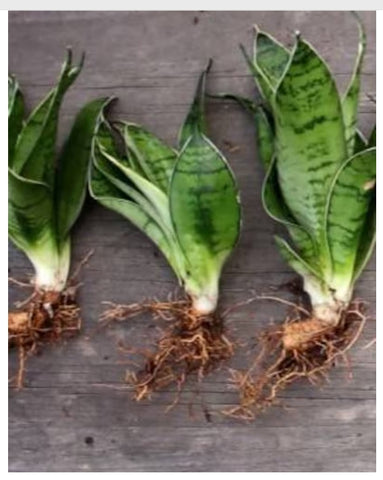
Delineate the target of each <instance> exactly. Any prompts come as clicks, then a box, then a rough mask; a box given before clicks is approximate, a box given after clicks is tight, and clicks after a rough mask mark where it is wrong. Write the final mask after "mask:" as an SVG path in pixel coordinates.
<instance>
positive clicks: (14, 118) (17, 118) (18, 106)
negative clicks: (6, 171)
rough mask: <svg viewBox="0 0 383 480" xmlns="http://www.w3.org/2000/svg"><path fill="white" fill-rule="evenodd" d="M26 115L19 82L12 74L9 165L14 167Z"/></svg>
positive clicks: (10, 85) (9, 101)
mask: <svg viewBox="0 0 383 480" xmlns="http://www.w3.org/2000/svg"><path fill="white" fill-rule="evenodd" d="M23 116H24V101H23V96H22V94H21V92H20V88H19V84H18V82H17V81H16V79H15V78H14V77H12V76H9V77H8V165H9V166H10V167H12V164H13V152H14V149H15V145H16V141H17V137H18V136H19V133H20V130H21V127H22V124H23Z"/></svg>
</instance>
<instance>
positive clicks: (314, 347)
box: [223, 301, 367, 420]
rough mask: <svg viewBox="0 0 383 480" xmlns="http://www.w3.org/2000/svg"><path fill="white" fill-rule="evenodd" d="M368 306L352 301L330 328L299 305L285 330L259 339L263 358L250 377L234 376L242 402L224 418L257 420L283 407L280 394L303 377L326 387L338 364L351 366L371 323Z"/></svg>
mask: <svg viewBox="0 0 383 480" xmlns="http://www.w3.org/2000/svg"><path fill="white" fill-rule="evenodd" d="M283 303H288V302H283ZM364 307H365V304H364V303H363V302H359V301H354V302H352V303H351V304H350V306H349V308H348V309H347V310H345V311H344V312H342V313H341V317H340V320H339V322H338V324H337V325H335V326H329V325H325V324H324V323H323V322H321V321H320V320H319V319H316V318H308V312H307V311H305V310H304V309H303V308H302V307H300V306H298V305H296V315H295V317H294V318H293V319H290V318H287V319H286V321H285V322H284V324H283V325H281V326H273V327H270V328H269V329H267V330H266V331H264V332H263V333H262V334H261V335H260V336H259V338H258V345H259V353H258V354H257V356H256V358H255V359H254V362H253V364H252V365H251V367H250V368H249V369H248V370H247V371H246V372H242V371H232V380H233V383H234V384H235V386H236V388H237V389H238V391H239V397H240V401H239V405H238V406H236V407H233V408H231V409H228V410H225V411H224V412H223V413H224V414H226V415H229V416H233V417H237V418H241V419H245V420H254V419H255V418H256V417H257V416H258V414H260V413H261V412H262V411H264V410H265V409H267V408H268V407H270V406H272V405H274V404H276V403H278V397H279V394H280V393H281V392H282V391H283V390H284V389H285V388H286V387H287V386H288V385H290V384H291V383H293V382H295V381H297V380H299V379H302V378H303V379H307V380H308V381H309V382H310V383H312V384H313V385H315V386H320V385H321V384H323V382H325V381H326V380H327V378H328V373H329V371H330V370H331V368H332V367H333V366H335V365H336V364H337V362H338V361H343V362H344V363H345V364H346V365H349V364H350V362H349V359H348V356H347V352H348V350H349V349H350V348H351V347H352V346H353V345H354V344H355V342H356V341H357V340H358V338H359V336H360V335H361V333H362V330H363V327H364V325H365V323H366V321H367V317H366V315H365V313H364V311H365V308H364Z"/></svg>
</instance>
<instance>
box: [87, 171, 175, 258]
mask: <svg viewBox="0 0 383 480" xmlns="http://www.w3.org/2000/svg"><path fill="white" fill-rule="evenodd" d="M89 189H90V194H91V196H92V197H93V198H94V199H96V200H97V201H98V202H99V203H101V204H102V205H104V206H105V207H106V208H108V209H110V210H113V211H115V212H116V213H118V214H120V215H121V216H123V217H124V218H126V219H128V220H129V221H130V222H132V223H133V225H135V226H136V227H137V228H138V229H140V230H141V231H142V232H143V233H145V234H146V235H147V236H148V237H149V238H150V239H151V240H152V241H153V242H154V243H155V244H156V245H157V246H158V248H159V249H160V250H161V251H162V253H163V254H164V255H165V256H166V257H167V258H168V259H169V257H171V251H170V247H169V244H168V242H167V239H166V236H165V234H164V233H163V231H162V230H161V228H160V227H159V226H158V224H157V222H156V221H155V220H153V218H151V217H150V215H148V214H147V212H146V211H145V210H144V209H143V208H142V207H141V206H140V205H139V204H137V203H136V202H134V201H132V200H130V199H129V198H128V197H127V196H125V195H124V194H123V193H122V192H121V190H119V189H117V188H116V187H114V185H113V184H112V183H111V182H110V181H109V179H107V178H106V177H105V176H104V175H103V174H102V173H101V172H100V171H99V170H98V168H97V167H96V166H94V165H93V167H92V175H91V182H90V184H89Z"/></svg>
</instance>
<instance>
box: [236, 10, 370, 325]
mask: <svg viewBox="0 0 383 480" xmlns="http://www.w3.org/2000/svg"><path fill="white" fill-rule="evenodd" d="M358 26H359V47H358V54H357V57H356V60H355V66H354V71H353V74H352V76H351V79H350V82H349V85H348V87H347V89H346V91H345V93H344V94H343V95H340V94H339V92H338V89H337V86H336V82H335V79H334V76H333V75H332V73H331V71H330V69H329V67H328V65H327V64H326V62H325V61H324V60H323V58H321V57H320V55H319V54H318V53H317V52H316V51H315V49H314V48H313V47H312V46H311V45H310V43H308V42H307V41H305V40H304V39H303V38H302V37H301V35H300V34H299V33H297V34H296V40H295V45H294V47H293V48H292V49H291V50H289V49H287V48H285V47H284V46H283V45H281V44H280V43H279V42H278V41H277V40H275V39H274V38H273V37H272V36H271V35H269V34H268V33H265V32H263V31H261V30H259V29H258V28H257V27H256V28H255V35H254V53H253V57H252V58H250V57H249V56H248V54H247V53H246V51H245V50H244V49H243V47H242V50H243V53H244V55H245V58H246V60H247V64H248V66H249V69H250V71H251V74H252V76H253V77H254V80H255V83H256V86H257V87H258V90H259V92H260V95H261V97H262V102H261V103H260V104H259V105H255V104H254V103H253V102H251V101H249V100H248V99H243V98H239V97H235V99H236V100H237V101H239V102H240V103H241V104H242V105H243V106H244V107H245V108H247V109H248V110H250V111H251V112H252V114H253V118H254V121H255V126H256V136H257V143H258V148H259V157H260V159H261V161H262V163H263V166H264V168H265V171H266V176H265V179H264V183H263V191H262V201H263V206H264V208H265V210H266V212H267V213H268V214H269V215H270V217H272V218H273V219H274V220H276V221H278V222H280V223H281V224H283V225H284V226H285V227H286V228H287V231H288V233H289V236H290V242H288V241H286V240H285V239H283V238H281V237H280V236H277V237H276V243H277V246H278V248H279V251H280V252H281V254H282V257H283V258H284V259H285V260H286V262H287V263H288V264H289V265H290V266H291V267H292V268H293V269H294V270H295V271H296V272H297V273H298V274H299V275H301V276H302V277H303V279H304V289H305V291H306V292H307V293H308V294H309V296H310V299H311V303H312V307H313V314H314V317H316V318H318V319H320V320H323V321H324V322H328V323H329V324H336V323H337V322H338V321H339V318H340V312H341V311H343V310H344V309H345V308H346V307H347V305H348V304H349V302H350V300H351V298H352V294H353V289H354V284H355V282H356V280H357V279H358V277H359V276H360V274H361V273H362V271H363V269H364V267H365V266H366V264H367V261H368V259H369V258H370V255H371V252H372V251H373V247H374V243H375V156H376V148H375V130H374V131H373V133H372V134H371V136H370V138H369V140H366V138H365V137H364V136H363V134H362V133H361V132H360V131H359V130H358V128H357V112H358V100H359V92H360V83H361V80H360V77H361V69H362V62H363V56H364V51H365V45H366V38H365V33H364V30H363V26H362V24H361V22H360V21H359V19H358ZM231 97H233V96H231Z"/></svg>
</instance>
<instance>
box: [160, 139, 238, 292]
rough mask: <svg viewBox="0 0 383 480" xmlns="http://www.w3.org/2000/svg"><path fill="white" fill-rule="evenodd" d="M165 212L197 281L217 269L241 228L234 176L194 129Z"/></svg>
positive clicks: (208, 141)
mask: <svg viewBox="0 0 383 480" xmlns="http://www.w3.org/2000/svg"><path fill="white" fill-rule="evenodd" d="M169 201H170V212H171V218H172V221H173V225H174V230H175V232H176V235H177V239H178V242H179V244H180V246H181V248H182V251H183V252H184V255H185V256H186V258H187V259H188V263H189V265H190V268H191V269H192V270H191V275H192V276H193V279H194V280H195V281H196V282H200V284H201V285H203V284H204V283H205V284H206V279H207V278H210V276H211V275H212V274H213V273H214V274H215V275H216V274H217V273H218V275H219V272H220V270H221V267H222V265H223V263H224V262H225V260H226V259H227V257H228V256H229V254H230V253H231V251H232V249H233V248H234V246H235V244H236V242H237V240H238V236H239V230H240V203H239V197H238V189H237V185H236V183H235V179H234V176H233V174H232V172H231V171H230V169H229V167H228V164H227V163H226V160H225V159H224V157H223V155H222V154H221V153H220V152H219V151H218V149H217V148H216V147H215V146H214V145H213V144H212V143H211V142H210V140H208V139H207V137H205V136H204V135H200V134H195V135H193V136H192V137H191V138H190V140H189V141H188V142H187V143H186V145H185V146H184V149H183V150H182V151H181V153H180V157H179V160H178V162H177V164H176V166H175V169H174V173H173V177H172V181H171V186H170V195H169Z"/></svg>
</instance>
